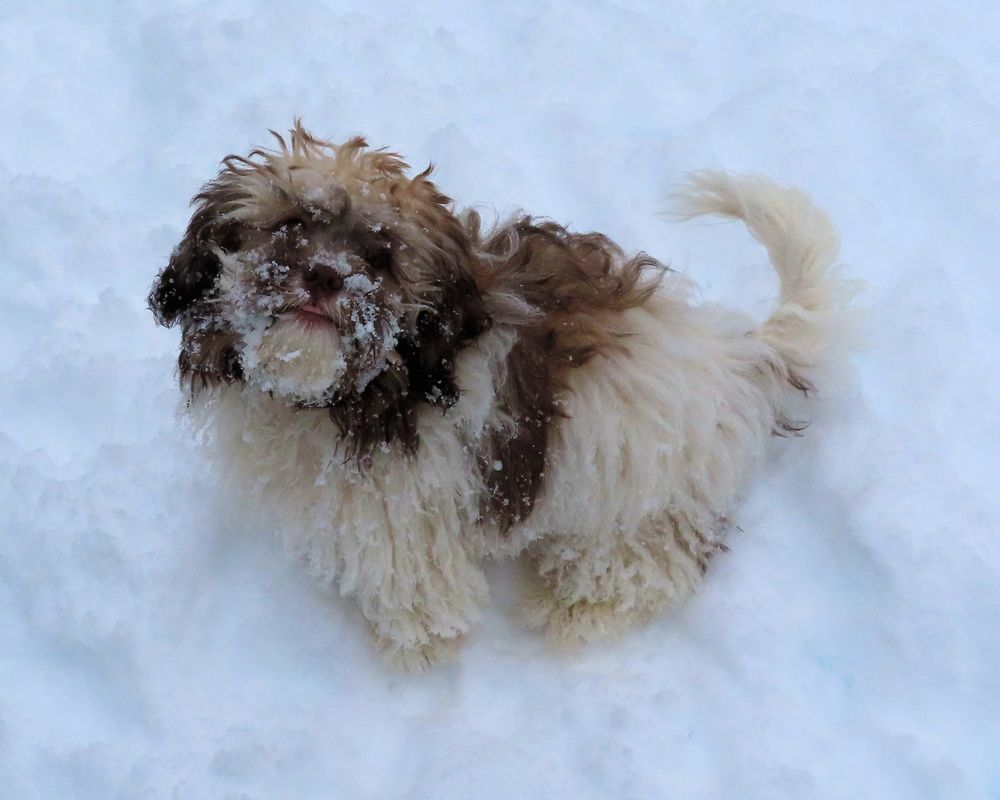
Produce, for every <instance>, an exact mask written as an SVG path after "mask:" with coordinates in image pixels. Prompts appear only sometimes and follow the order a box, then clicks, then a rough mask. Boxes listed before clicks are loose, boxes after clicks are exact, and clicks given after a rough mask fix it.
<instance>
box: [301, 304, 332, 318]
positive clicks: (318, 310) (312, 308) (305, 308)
mask: <svg viewBox="0 0 1000 800" xmlns="http://www.w3.org/2000/svg"><path fill="white" fill-rule="evenodd" d="M301 310H302V311H308V312H309V313H310V314H316V315H318V316H320V317H325V316H326V312H325V311H324V310H323V309H322V308H320V307H319V306H314V305H308V306H302V309H301Z"/></svg>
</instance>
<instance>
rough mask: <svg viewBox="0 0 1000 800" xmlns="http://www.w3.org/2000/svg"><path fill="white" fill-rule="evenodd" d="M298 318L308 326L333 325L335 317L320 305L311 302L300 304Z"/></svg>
mask: <svg viewBox="0 0 1000 800" xmlns="http://www.w3.org/2000/svg"><path fill="white" fill-rule="evenodd" d="M296 317H297V318H298V320H299V321H300V322H302V323H304V324H305V325H307V326H310V327H312V326H317V325H333V317H332V316H330V313H329V312H328V311H327V310H326V309H324V308H320V307H319V306H316V305H313V304H311V303H309V304H307V305H304V306H300V307H299V309H298V312H297V314H296Z"/></svg>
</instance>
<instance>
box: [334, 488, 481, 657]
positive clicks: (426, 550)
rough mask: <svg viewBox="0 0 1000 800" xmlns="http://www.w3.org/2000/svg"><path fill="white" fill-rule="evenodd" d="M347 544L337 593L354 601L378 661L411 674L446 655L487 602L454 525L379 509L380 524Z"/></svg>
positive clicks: (417, 513) (422, 514)
mask: <svg viewBox="0 0 1000 800" xmlns="http://www.w3.org/2000/svg"><path fill="white" fill-rule="evenodd" d="M394 511H395V512H397V513H393V512H394ZM355 545H356V549H355V552H354V557H350V556H348V558H347V559H346V562H347V563H346V566H347V569H346V570H345V572H344V574H343V575H342V576H341V588H342V590H343V591H344V592H345V593H349V594H353V595H354V596H355V597H356V599H357V600H358V602H359V604H360V606H361V611H362V613H363V614H364V616H365V618H366V619H367V620H368V622H369V623H370V625H371V627H372V631H373V632H374V634H375V638H376V641H377V642H378V645H379V647H380V649H381V650H382V651H383V653H384V655H385V657H386V659H387V660H388V661H389V662H390V663H391V664H392V665H393V666H395V667H397V668H399V669H404V670H407V671H411V672H416V671H420V670H422V669H424V668H426V667H428V666H430V665H432V664H434V663H437V662H439V661H442V660H445V659H447V658H448V657H450V656H452V655H453V654H454V653H455V652H456V650H457V646H458V643H459V640H460V639H461V637H462V636H463V635H464V634H465V633H466V632H467V631H468V630H469V628H470V627H471V626H472V624H473V623H474V622H475V621H476V620H477V619H478V618H479V616H480V614H481V608H482V606H483V604H484V603H485V601H486V597H487V587H486V578H485V576H484V575H483V572H482V570H480V569H479V567H478V566H476V565H475V564H474V563H473V562H472V560H471V559H470V558H469V556H468V554H467V553H466V550H465V547H464V545H463V543H462V539H461V533H460V526H459V525H458V522H457V520H456V519H454V518H449V515H442V514H433V513H428V512H427V511H426V509H421V510H415V509H390V508H388V507H387V508H386V514H385V518H384V523H383V524H381V525H379V526H377V528H375V529H370V530H367V531H365V532H364V533H363V535H360V536H358V538H357V541H356V542H355Z"/></svg>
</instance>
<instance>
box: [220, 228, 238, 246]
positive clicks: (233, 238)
mask: <svg viewBox="0 0 1000 800" xmlns="http://www.w3.org/2000/svg"><path fill="white" fill-rule="evenodd" d="M220 234H221V235H220V236H219V247H221V248H222V249H223V250H224V251H225V252H227V253H235V252H236V251H237V250H239V249H240V243H241V239H240V230H239V228H238V227H237V226H235V225H229V226H227V227H225V228H223V229H222V231H220Z"/></svg>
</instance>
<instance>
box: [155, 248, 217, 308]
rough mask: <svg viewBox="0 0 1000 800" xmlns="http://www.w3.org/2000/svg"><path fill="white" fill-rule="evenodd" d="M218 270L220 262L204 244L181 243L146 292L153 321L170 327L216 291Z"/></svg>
mask: <svg viewBox="0 0 1000 800" xmlns="http://www.w3.org/2000/svg"><path fill="white" fill-rule="evenodd" d="M221 271H222V262H221V261H219V257H218V256H217V255H216V254H215V253H214V252H213V251H212V250H211V249H210V247H209V246H208V245H207V244H205V243H203V242H199V243H195V242H193V241H192V240H191V239H190V238H186V239H185V240H184V241H182V242H181V243H180V245H178V247H177V249H176V250H174V252H173V255H171V256H170V261H169V263H168V264H167V266H166V268H164V269H163V271H162V272H160V274H159V275H157V276H156V281H155V282H154V283H153V288H152V289H151V290H150V292H149V309H150V311H152V312H153V316H154V317H156V321H157V322H158V323H160V324H161V325H164V326H167V327H169V326H171V325H173V324H174V323H175V322H176V321H177V320H178V318H179V317H180V316H181V314H183V313H184V312H185V311H187V310H188V309H189V308H191V306H193V305H194V304H195V303H197V302H198V301H199V300H201V299H202V298H204V297H206V296H207V295H208V294H209V293H210V292H211V291H212V290H213V289H214V288H215V284H216V281H217V280H218V278H219V273H220V272H221Z"/></svg>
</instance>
